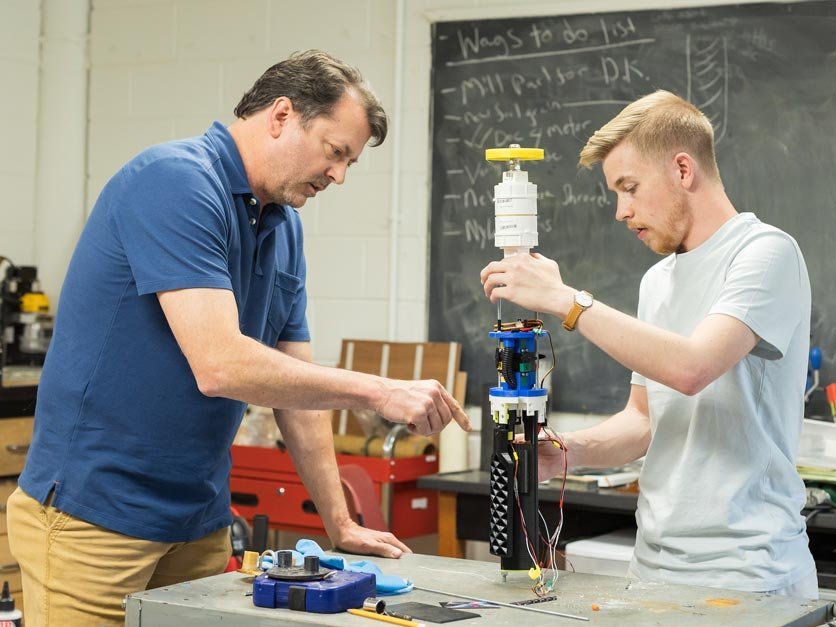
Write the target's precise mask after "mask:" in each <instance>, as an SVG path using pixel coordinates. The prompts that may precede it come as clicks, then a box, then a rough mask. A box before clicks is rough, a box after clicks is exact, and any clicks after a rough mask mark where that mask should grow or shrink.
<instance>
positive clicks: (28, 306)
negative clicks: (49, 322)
mask: <svg viewBox="0 0 836 627" xmlns="http://www.w3.org/2000/svg"><path fill="white" fill-rule="evenodd" d="M20 310H21V311H22V312H23V313H47V312H49V298H48V297H47V295H46V294H43V293H41V292H27V293H26V294H24V295H23V296H21V297H20Z"/></svg>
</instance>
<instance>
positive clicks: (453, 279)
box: [429, 2, 836, 413]
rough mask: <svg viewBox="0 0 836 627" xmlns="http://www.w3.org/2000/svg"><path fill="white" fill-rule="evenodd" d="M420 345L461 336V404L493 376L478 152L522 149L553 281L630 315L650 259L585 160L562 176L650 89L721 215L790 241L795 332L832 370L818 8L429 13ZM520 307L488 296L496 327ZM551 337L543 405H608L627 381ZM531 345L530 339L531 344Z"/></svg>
mask: <svg viewBox="0 0 836 627" xmlns="http://www.w3.org/2000/svg"><path fill="white" fill-rule="evenodd" d="M432 44H433V50H432V55H433V56H432V92H431V93H432V96H431V98H432V103H431V107H432V115H431V129H432V193H431V202H432V205H431V218H430V284H429V290H430V298H429V337H430V339H431V340H444V341H449V340H455V341H459V342H462V344H463V352H462V361H463V368H464V369H466V370H467V371H468V372H469V373H470V377H469V382H468V386H469V387H468V401H469V402H472V403H478V402H479V400H480V399H479V394H480V390H481V386H482V384H483V383H485V382H490V381H496V370H495V368H494V363H493V350H494V345H493V342H492V341H490V340H489V339H488V337H487V332H488V330H489V329H490V327H491V325H492V324H493V323H494V322H495V320H496V308H495V306H493V305H491V304H490V302H489V301H488V300H487V299H486V298H485V296H484V294H483V293H482V289H481V285H480V284H479V278H478V277H479V271H480V269H481V268H482V267H484V266H485V265H486V264H487V263H488V262H489V261H491V260H493V259H498V258H499V257H500V256H501V252H500V251H498V250H497V249H495V248H494V245H493V200H492V196H493V186H494V185H495V184H496V183H498V182H499V180H500V176H501V174H500V173H501V170H502V167H501V166H500V165H498V164H490V163H487V162H485V161H484V150H485V149H486V148H492V147H504V146H507V145H508V144H510V143H518V144H521V145H522V146H528V147H540V148H543V149H544V150H545V152H546V160H545V161H541V162H535V163H529V164H527V165H526V166H524V169H526V170H528V172H529V178H530V180H531V181H532V182H534V183H536V184H537V185H538V187H539V201H538V209H539V233H540V245H539V247H538V249H537V250H538V251H540V252H542V253H543V254H545V255H546V256H549V257H552V258H556V259H557V260H558V261H559V262H560V264H561V270H562V273H563V277H564V280H565V281H566V283H567V284H569V285H571V286H573V287H576V288H578V289H586V290H588V291H590V292H592V293H593V294H594V295H595V296H596V298H598V299H600V300H601V301H603V302H605V303H607V304H609V305H611V306H613V307H615V308H617V309H620V310H621V311H624V312H626V313H630V314H633V315H635V312H636V306H637V301H638V288H639V282H640V279H641V277H642V275H643V274H644V272H645V271H646V270H647V268H649V267H650V266H651V265H652V264H653V263H655V262H656V261H657V260H658V259H659V257H657V256H655V255H654V254H653V253H652V252H650V251H649V250H647V249H646V248H645V247H644V245H643V244H642V243H641V242H639V241H638V240H637V239H636V238H635V236H634V235H632V234H631V233H630V232H629V231H628V230H627V229H626V227H625V226H624V224H622V223H619V222H616V221H615V219H614V215H615V204H614V196H613V195H612V194H610V193H609V192H608V191H607V190H606V186H605V182H604V177H603V174H602V173H601V171H600V168H596V169H595V170H593V171H591V172H590V171H586V170H583V171H579V170H578V168H577V165H576V164H577V156H578V152H579V150H580V149H581V148H582V147H583V145H584V144H585V143H586V140H587V138H588V137H589V136H590V135H591V134H592V132H594V131H595V130H597V129H598V128H600V127H601V126H602V125H603V124H604V123H606V122H607V121H608V120H609V119H611V118H612V117H613V116H614V115H615V114H617V113H618V112H619V111H620V110H621V109H622V108H623V107H624V106H625V105H626V104H628V103H629V102H631V101H633V100H634V99H636V98H638V97H640V96H642V95H645V94H647V93H650V92H651V91H654V90H656V89H668V90H670V91H673V92H675V93H677V94H679V95H681V96H683V97H685V98H687V99H689V100H690V101H692V102H693V103H694V104H696V105H697V106H698V107H699V108H700V109H702V110H703V111H704V112H705V113H706V114H707V115H708V116H709V117H710V119H711V120H712V123H713V125H714V128H715V132H716V140H717V153H718V161H719V165H720V171H721V173H722V176H723V181H724V183H725V186H726V190H727V192H728V195H729V197H730V198H731V200H732V202H733V203H734V204H735V207H736V208H737V209H738V211H753V212H755V214H756V215H757V216H758V217H759V218H760V219H761V220H763V221H764V222H767V223H769V224H773V225H775V226H777V227H779V228H781V229H783V230H785V231H786V232H788V233H790V234H791V235H792V236H793V237H795V238H796V240H797V241H798V243H799V245H800V246H801V249H802V251H803V252H804V254H805V257H806V260H807V265H808V269H809V272H810V277H811V282H812V286H813V307H814V311H813V341H814V342H815V343H816V344H818V345H819V346H821V347H822V349H823V350H824V352H825V365H824V368H823V377H824V378H828V377H829V378H831V379H836V361H834V352H836V328H835V327H834V323H836V280H835V279H834V277H836V3H834V2H803V3H792V4H755V5H734V6H731V5H730V6H721V7H711V8H693V9H682V10H666V11H631V12H621V13H596V14H588V15H566V16H548V17H536V18H520V19H501V20H479V21H466V22H440V23H436V24H434V25H433V36H432ZM517 315H520V313H519V312H516V311H513V310H512V309H511V308H510V307H508V306H506V307H505V310H504V312H503V319H512V318H514V317H517ZM546 322H547V327H548V328H550V329H552V330H553V331H554V335H553V337H554V341H555V348H556V349H557V354H558V358H557V367H556V370H555V374H554V375H553V392H552V399H553V403H554V407H555V408H556V409H560V410H565V411H579V412H593V413H610V412H613V411H617V410H619V409H621V408H622V407H623V406H624V403H625V402H626V399H627V395H628V393H629V380H630V373H629V372H628V371H627V370H625V369H624V368H623V367H621V366H620V365H618V364H617V363H616V362H614V361H613V360H612V359H610V358H609V357H608V356H607V355H605V354H604V353H603V352H601V351H600V350H598V349H597V348H596V347H594V346H593V345H592V344H591V343H590V342H588V341H587V340H585V339H584V338H583V337H581V336H580V335H579V334H576V333H567V332H565V331H563V330H562V329H560V325H559V323H558V321H557V320H556V319H553V318H552V319H549V320H547V321H546ZM545 348H546V351H545V352H547V353H548V352H549V351H548V345H547V343H546V345H545Z"/></svg>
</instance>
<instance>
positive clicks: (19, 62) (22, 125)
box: [0, 0, 41, 264]
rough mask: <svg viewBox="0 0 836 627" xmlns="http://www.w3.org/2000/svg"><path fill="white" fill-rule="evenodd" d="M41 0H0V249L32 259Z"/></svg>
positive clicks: (18, 257)
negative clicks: (0, 198)
mask: <svg viewBox="0 0 836 627" xmlns="http://www.w3.org/2000/svg"><path fill="white" fill-rule="evenodd" d="M40 28H41V10H40V3H39V2H33V1H32V0H2V2H0V78H2V85H3V89H2V91H0V189H2V190H3V200H2V202H0V255H3V256H6V257H9V258H10V259H11V260H12V261H13V262H14V263H16V264H28V263H33V261H34V229H35V213H34V210H33V209H34V206H35V163H36V159H35V155H36V144H37V128H36V127H37V122H36V121H37V113H38V59H39V53H40V47H39V35H40Z"/></svg>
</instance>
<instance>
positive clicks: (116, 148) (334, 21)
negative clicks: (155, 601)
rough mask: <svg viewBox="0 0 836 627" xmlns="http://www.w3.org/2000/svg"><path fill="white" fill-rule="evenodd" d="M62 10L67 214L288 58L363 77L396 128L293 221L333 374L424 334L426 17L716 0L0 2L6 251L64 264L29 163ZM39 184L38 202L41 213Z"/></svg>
mask: <svg viewBox="0 0 836 627" xmlns="http://www.w3.org/2000/svg"><path fill="white" fill-rule="evenodd" d="M64 3H73V4H78V3H81V4H85V7H86V9H88V10H89V36H88V40H89V44H88V46H87V51H88V55H89V62H88V63H89V79H88V80H89V84H88V85H87V101H86V108H87V120H86V129H84V130H85V132H86V143H85V145H80V144H79V145H76V144H75V143H73V144H72V145H67V147H66V148H65V144H64V143H63V142H62V141H61V138H60V137H59V138H56V139H55V141H54V142H53V143H52V145H59V149H65V150H67V151H68V152H69V153H72V154H73V155H79V158H81V159H82V161H83V162H84V163H85V164H86V167H85V169H86V181H85V183H86V185H85V186H84V189H82V190H80V191H75V190H70V191H69V192H68V193H67V194H69V195H71V196H72V197H71V198H70V197H67V194H65V198H66V202H67V203H68V204H73V203H81V204H82V205H83V206H84V207H85V210H86V211H89V209H90V208H91V207H92V205H93V203H94V202H95V199H96V197H97V195H98V193H99V191H100V190H101V188H102V186H103V185H104V183H105V182H106V181H107V179H108V178H109V177H110V176H111V175H112V174H113V173H114V172H115V171H116V170H117V169H118V168H119V167H120V166H121V165H122V164H123V163H124V162H125V161H126V160H127V159H129V158H130V157H131V156H132V155H134V154H136V153H137V152H138V151H140V150H142V149H143V148H144V147H146V146H148V145H150V144H152V143H155V142H160V141H166V140H169V139H174V138H180V137H185V136H189V135H195V134H199V133H202V132H203V131H204V130H205V129H206V128H207V127H208V126H209V124H210V123H211V122H212V121H213V120H215V119H218V120H221V121H222V122H224V123H230V122H231V121H232V120H233V115H232V109H233V107H234V106H235V104H236V103H237V101H238V99H239V97H240V96H241V94H242V93H243V92H244V91H245V90H246V89H247V88H248V87H249V86H250V85H251V84H252V82H253V81H254V80H255V79H256V78H257V77H258V76H259V75H260V74H261V72H262V71H263V70H264V69H266V68H267V67H268V66H269V65H271V64H272V63H274V62H276V61H278V60H280V59H282V58H284V57H285V56H287V55H288V54H289V53H290V52H292V51H294V50H300V49H306V48H311V47H319V48H323V49H325V50H328V51H330V52H332V53H333V54H335V55H337V56H339V57H341V58H343V59H344V60H346V61H349V62H351V63H353V64H355V65H357V66H358V67H360V68H361V70H362V71H363V72H364V74H365V75H366V77H367V78H368V79H369V80H370V81H371V83H372V85H373V86H374V87H375V89H376V91H377V92H378V94H379V95H380V96H381V99H382V100H383V102H384V105H385V106H386V107H387V109H388V111H389V112H390V114H391V115H392V117H393V119H392V127H391V132H390V137H389V139H387V141H386V142H385V143H384V145H383V146H381V147H379V148H374V149H367V150H366V151H365V153H364V154H363V157H362V159H361V161H360V163H359V164H358V165H357V166H355V167H354V168H352V170H351V172H350V174H349V176H348V179H347V182H346V184H345V185H343V186H342V187H336V186H335V187H333V188H331V189H329V190H328V191H327V192H326V193H324V194H322V195H321V196H320V197H319V198H317V199H314V200H312V201H309V202H308V204H307V205H306V206H305V207H304V208H302V211H301V215H302V219H303V222H304V224H305V230H306V251H307V256H308V263H309V281H308V288H309V295H310V301H309V302H310V308H309V321H310V324H311V330H312V334H313V347H314V355H315V359H316V360H317V361H318V362H320V363H324V364H335V363H336V362H337V360H338V357H339V348H340V341H341V339H342V338H344V337H357V338H388V339H396V340H405V341H406V340H410V341H414V340H423V339H426V319H427V315H426V314H427V312H426V302H427V293H428V292H427V290H428V288H429V286H428V285H427V245H428V241H427V225H428V202H429V200H428V180H429V159H430V155H429V145H430V140H429V87H430V75H429V67H430V24H431V23H432V21H434V20H444V19H469V18H480V17H488V16H490V17H508V16H513V15H524V14H546V13H562V12H565V13H575V12H579V11H594V10H611V9H613V8H615V7H618V8H619V9H626V8H663V7H682V6H694V5H706V4H723V3H725V2H723V1H722V0H720V1H717V0H710V1H706V0H702V1H700V0H696V1H688V0H666V1H664V2H662V1H658V0H621V1H620V2H617V3H616V2H614V1H613V0H562V1H561V0H558V1H553V2H543V1H539V2H538V1H535V0H518V1H517V2H514V3H508V2H507V0H404V1H403V2H398V0H339V1H337V0H309V1H308V2H303V3H300V2H291V1H289V0H240V1H238V2H232V1H230V0H91V2H90V4H89V6H86V0H42V1H41V2H40V3H39V2H37V1H36V0H2V2H0V35H2V36H0V76H2V77H3V78H4V87H7V86H10V88H9V89H4V96H3V97H2V99H0V181H2V182H3V185H4V189H5V190H6V194H5V200H6V202H4V203H3V204H2V206H0V220H2V222H0V224H2V225H3V227H2V229H0V254H8V255H9V256H11V257H12V258H13V259H14V260H15V261H16V262H17V263H39V264H41V265H43V266H52V267H56V268H59V269H60V268H61V267H63V266H64V265H65V263H66V261H68V258H69V251H68V249H67V246H66V245H64V246H57V245H55V246H53V245H51V243H50V241H49V239H48V238H45V236H44V235H43V233H42V234H41V235H40V237H39V236H37V235H36V233H35V230H36V229H35V224H36V217H39V218H40V219H41V224H42V225H44V224H47V225H48V228H49V229H54V231H55V232H57V233H63V234H64V235H63V239H65V240H67V241H68V242H69V243H70V244H71V243H72V241H73V240H74V238H75V237H76V233H77V230H78V224H77V223H78V218H77V216H76V215H75V213H72V212H71V213H70V214H69V215H67V216H66V217H62V215H61V214H60V212H53V213H51V214H49V215H48V216H45V215H44V214H45V212H46V211H47V210H48V209H47V206H51V207H54V205H55V203H43V197H45V195H46V194H47V193H53V194H54V193H55V190H54V189H50V180H51V177H50V176H48V175H47V176H44V172H43V169H44V168H43V167H42V168H41V169H40V170H39V169H38V167H37V164H38V159H37V152H38V151H37V145H38V144H37V137H38V131H39V128H38V125H37V122H36V120H37V117H36V111H37V107H38V88H39V80H38V76H39V65H38V64H39V59H40V60H41V63H43V62H44V60H46V62H48V63H50V64H52V63H54V61H50V59H49V57H48V56H46V57H44V56H43V55H41V56H40V57H39V49H40V44H39V42H40V30H41V21H42V19H43V18H42V17H41V13H42V11H43V12H44V13H45V14H48V13H49V12H48V11H47V10H46V7H53V10H54V7H55V6H59V5H60V6H64ZM399 17H400V19H399ZM44 69H46V70H49V68H44ZM79 80H84V77H82V78H80V79H79ZM42 81H43V79H42ZM398 96H400V97H399V98H398ZM48 104H49V103H46V105H48ZM46 105H44V106H46ZM80 124H81V126H84V124H83V121H82V122H80ZM45 145H46V146H49V145H50V144H45ZM393 164H394V165H393ZM393 167H396V168H397V170H398V176H397V177H394V176H393ZM38 174H40V175H41V182H40V189H41V203H42V204H41V206H40V207H39V208H37V209H35V208H36V207H37V202H36V200H37V199H36V196H37V195H38V194H37V191H33V190H36V189H37V179H38ZM53 187H54V186H53ZM77 196H79V197H77ZM80 196H83V198H82V197H80ZM393 198H394V201H395V202H393ZM45 204H46V205H47V206H44V205H45ZM38 212H40V214H41V215H38ZM47 218H48V219H47ZM41 230H42V231H43V228H42V229H41ZM36 250H37V252H36ZM61 279H62V275H61V274H60V272H58V271H53V272H51V273H49V274H48V276H46V277H44V287H45V289H46V291H47V292H48V293H49V295H50V296H51V297H52V298H53V299H55V300H57V296H58V291H59V290H60V283H61ZM474 280H476V278H475V277H474Z"/></svg>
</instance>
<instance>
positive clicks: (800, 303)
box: [631, 213, 815, 591]
mask: <svg viewBox="0 0 836 627" xmlns="http://www.w3.org/2000/svg"><path fill="white" fill-rule="evenodd" d="M712 314H725V315H728V316H733V317H735V318H737V319H738V320H741V321H742V322H744V323H745V324H746V325H747V326H748V327H749V328H750V329H752V331H754V333H755V334H757V335H758V336H759V337H760V338H761V340H760V341H759V342H758V344H757V345H756V346H755V348H754V349H753V350H752V352H751V353H749V354H748V355H747V356H746V357H744V358H743V359H742V360H741V361H740V362H739V363H737V364H736V365H735V366H733V367H732V368H731V369H730V370H729V371H728V372H726V373H725V374H723V375H722V376H721V377H719V378H718V379H717V380H716V381H714V382H712V383H711V384H709V385H708V386H707V387H706V388H705V389H704V390H703V391H701V392H700V393H698V394H695V395H694V396H686V395H685V394H680V393H679V392H677V391H675V390H673V389H671V388H669V387H666V386H664V385H662V384H660V383H656V382H655V381H652V380H650V379H645V377H643V376H641V375H639V374H638V373H633V378H632V383H633V384H636V385H645V386H646V387H647V398H648V403H649V408H650V421H651V435H652V439H651V442H650V447H649V449H648V451H647V457H646V458H645V462H644V468H643V470H642V474H641V479H640V486H641V494H640V496H639V502H638V510H637V512H636V521H637V523H638V534H637V538H636V550H635V554H634V556H633V562H632V564H631V569H632V570H633V571H634V572H635V573H636V574H637V575H638V576H639V577H641V578H644V579H651V580H653V579H656V580H661V581H667V582H672V583H683V584H692V585H703V586H713V587H720V588H731V589H737V590H746V591H765V590H774V589H777V588H783V587H785V586H788V585H792V584H793V583H795V582H796V581H798V580H799V579H801V578H802V577H805V576H807V575H809V574H810V573H811V572H814V571H815V563H814V562H813V558H812V555H811V554H810V550H809V548H808V538H807V531H806V526H805V523H804V519H803V518H802V516H801V514H800V512H801V508H802V507H803V504H804V484H803V482H802V481H801V479H800V478H799V476H798V473H797V472H796V469H795V457H796V454H797V451H798V440H799V435H800V433H801V425H802V417H803V411H804V399H803V394H804V378H805V376H806V371H807V359H808V351H809V343H810V281H809V278H808V276H807V267H806V265H805V263H804V258H803V256H802V255H801V251H800V250H799V248H798V245H797V244H796V242H795V240H794V239H793V238H792V237H790V236H789V235H787V234H786V233H784V232H783V231H780V230H779V229H776V228H774V227H772V226H769V225H767V224H764V223H762V222H761V221H760V220H758V219H757V217H755V215H754V214H751V213H743V214H740V215H737V216H735V217H734V218H732V219H731V220H729V221H728V222H726V223H725V224H724V225H723V226H722V227H721V228H720V229H719V230H718V231H717V232H716V233H714V234H713V235H712V236H711V237H710V238H709V239H708V240H707V241H705V242H704V243H703V244H701V245H700V246H698V247H697V248H695V249H694V250H692V251H689V252H687V253H684V254H679V255H677V254H674V255H670V256H668V257H666V258H665V259H663V260H662V261H660V262H659V263H657V264H656V265H655V266H653V267H652V268H651V269H650V270H648V271H647V273H646V274H645V276H644V278H643V279H642V282H641V289H640V295H639V311H638V317H639V318H640V319H641V320H645V321H647V322H649V323H651V324H654V325H656V326H658V327H661V328H663V329H667V330H669V331H673V332H674V333H678V334H681V335H686V336H687V335H690V334H691V333H692V332H693V331H694V329H695V328H696V326H697V325H698V324H699V323H700V322H701V321H702V320H703V319H704V318H705V317H706V316H708V315H712ZM670 359H672V360H674V362H675V360H676V355H671V356H670Z"/></svg>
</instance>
